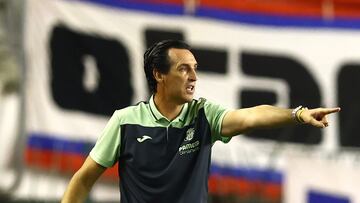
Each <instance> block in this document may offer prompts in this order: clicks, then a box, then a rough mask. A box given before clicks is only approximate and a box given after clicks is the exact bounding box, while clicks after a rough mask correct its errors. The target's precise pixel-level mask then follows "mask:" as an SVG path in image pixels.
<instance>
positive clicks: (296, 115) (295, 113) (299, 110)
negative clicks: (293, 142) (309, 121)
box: [291, 105, 308, 124]
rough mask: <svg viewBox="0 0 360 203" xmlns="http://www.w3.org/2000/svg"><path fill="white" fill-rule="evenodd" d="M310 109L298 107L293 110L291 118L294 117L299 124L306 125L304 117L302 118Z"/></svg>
mask: <svg viewBox="0 0 360 203" xmlns="http://www.w3.org/2000/svg"><path fill="white" fill-rule="evenodd" d="M307 109H308V108H306V107H303V106H301V105H300V106H298V107H296V108H295V109H294V110H292V112H291V117H292V119H293V120H295V121H296V122H297V123H301V124H303V123H305V121H304V120H303V119H302V117H301V114H302V113H303V112H304V111H305V110H307Z"/></svg>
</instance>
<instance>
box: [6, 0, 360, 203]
mask: <svg viewBox="0 0 360 203" xmlns="http://www.w3.org/2000/svg"><path fill="white" fill-rule="evenodd" d="M359 31H360V1H358V0H222V1H215V0H0V59H1V60H0V154H1V156H0V202H59V201H60V199H61V196H62V194H63V192H64V190H65V187H66V185H67V184H68V181H69V179H70V178H71V176H72V174H73V173H74V172H75V171H76V170H77V169H78V168H79V167H80V166H81V165H82V162H83V161H84V160H85V157H86V156H87V154H88V153H89V151H90V150H91V148H92V146H93V145H94V144H95V142H96V140H97V137H98V136H99V134H100V132H101V130H102V129H103V127H104V126H105V124H106V122H107V120H108V119H109V118H110V116H111V114H112V113H113V111H114V110H115V109H119V108H123V107H126V106H128V105H131V104H135V103H137V102H138V101H141V100H148V99H149V96H150V93H149V90H148V88H147V84H146V80H145V75H144V73H143V61H142V55H143V53H144V51H145V50H146V48H147V47H149V46H150V45H151V44H153V43H154V42H157V41H159V40H162V39H181V40H184V41H186V42H188V43H189V44H190V45H191V46H192V47H193V52H194V54H195V56H196V58H197V60H198V63H199V65H200V68H199V73H198V75H199V81H198V85H197V90H196V91H197V93H196V97H205V98H207V99H208V100H211V101H213V102H216V103H219V104H222V105H224V106H226V107H229V108H243V107H249V106H254V105H258V104H272V105H277V106H281V107H286V108H294V107H296V106H298V105H304V106H307V107H309V108H314V107H318V106H326V107H335V106H340V107H341V108H342V111H341V113H339V114H336V115H332V116H330V118H329V120H330V126H329V127H328V128H326V129H322V130H320V129H314V128H310V127H306V126H297V127H289V128H283V129H274V130H259V131H254V132H252V133H249V134H244V135H239V136H236V137H234V138H233V139H232V140H231V142H230V143H228V144H223V143H220V142H217V143H215V144H214V146H213V153H212V163H211V168H210V177H209V197H210V198H209V202H210V203H360V165H359V161H360V150H359V149H360V148H359V147H360V32H359ZM117 167H118V166H117V165H116V166H114V167H113V168H111V169H109V170H107V172H106V173H105V174H104V175H103V177H102V178H101V180H99V181H98V182H97V183H96V185H95V187H94V188H93V190H92V192H91V194H90V196H89V198H88V200H87V202H119V199H120V198H121V197H120V196H119V190H118V181H119V179H118V177H117ZM120 167H121V166H120Z"/></svg>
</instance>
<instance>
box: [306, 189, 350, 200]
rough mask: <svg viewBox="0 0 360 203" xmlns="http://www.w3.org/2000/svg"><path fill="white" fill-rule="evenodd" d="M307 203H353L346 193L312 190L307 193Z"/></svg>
mask: <svg viewBox="0 0 360 203" xmlns="http://www.w3.org/2000/svg"><path fill="white" fill-rule="evenodd" d="M307 203H351V201H350V199H349V198H348V197H346V196H344V195H339V194H334V193H324V192H320V191H316V190H310V191H309V192H308V194H307Z"/></svg>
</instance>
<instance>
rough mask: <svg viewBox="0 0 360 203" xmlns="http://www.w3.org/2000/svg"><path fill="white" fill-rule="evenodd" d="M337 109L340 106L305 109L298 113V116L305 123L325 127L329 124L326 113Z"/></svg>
mask: <svg viewBox="0 0 360 203" xmlns="http://www.w3.org/2000/svg"><path fill="white" fill-rule="evenodd" d="M339 111H340V107H336V108H316V109H306V110H304V111H303V112H302V113H301V114H300V115H299V117H300V119H301V120H302V121H304V123H305V124H309V125H312V126H315V127H318V128H325V127H327V126H329V122H328V120H327V115H328V114H331V113H336V112H339Z"/></svg>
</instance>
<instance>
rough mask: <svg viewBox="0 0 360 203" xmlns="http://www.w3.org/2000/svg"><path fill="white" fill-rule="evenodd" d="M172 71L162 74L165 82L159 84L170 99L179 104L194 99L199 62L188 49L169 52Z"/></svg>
mask: <svg viewBox="0 0 360 203" xmlns="http://www.w3.org/2000/svg"><path fill="white" fill-rule="evenodd" d="M168 56H169V59H170V70H169V72H168V73H167V74H162V77H163V80H162V81H161V82H160V83H158V85H160V86H159V87H160V88H161V89H162V90H163V92H164V93H165V96H166V97H167V98H168V99H171V100H173V101H175V102H176V103H178V104H183V103H186V102H189V101H191V100H192V99H193V96H194V93H195V85H196V80H197V76H196V70H197V62H196V59H195V57H194V55H193V54H192V53H191V52H190V51H189V50H187V49H175V48H171V49H169V51H168Z"/></svg>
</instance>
